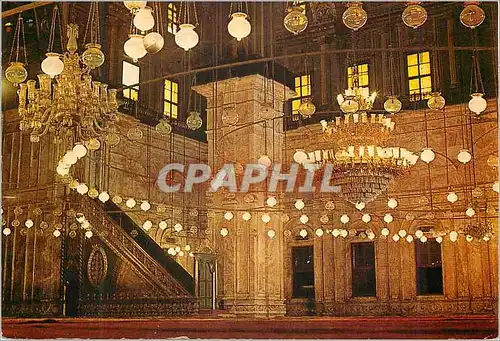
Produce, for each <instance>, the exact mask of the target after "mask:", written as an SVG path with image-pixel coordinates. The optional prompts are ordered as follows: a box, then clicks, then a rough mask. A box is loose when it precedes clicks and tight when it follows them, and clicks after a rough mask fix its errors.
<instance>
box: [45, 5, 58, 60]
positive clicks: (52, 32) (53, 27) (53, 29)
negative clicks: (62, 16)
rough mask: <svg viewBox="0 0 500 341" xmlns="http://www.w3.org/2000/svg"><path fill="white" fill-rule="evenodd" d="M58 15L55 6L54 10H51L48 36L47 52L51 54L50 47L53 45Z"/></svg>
mask: <svg viewBox="0 0 500 341" xmlns="http://www.w3.org/2000/svg"><path fill="white" fill-rule="evenodd" d="M57 14H58V8H57V5H56V6H54V9H53V10H52V21H51V23H50V35H49V47H48V50H47V52H52V47H53V45H54V35H55V34H54V31H55V28H56V17H57Z"/></svg>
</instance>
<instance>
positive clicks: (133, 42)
mask: <svg viewBox="0 0 500 341" xmlns="http://www.w3.org/2000/svg"><path fill="white" fill-rule="evenodd" d="M143 39H144V37H143V36H141V35H140V34H130V35H129V39H128V40H127V41H126V42H125V44H123V50H124V51H125V54H126V55H127V56H129V57H130V58H132V60H133V61H134V62H137V61H138V60H139V59H141V58H142V57H144V56H145V55H146V54H147V53H148V51H146V49H145V48H144V42H143Z"/></svg>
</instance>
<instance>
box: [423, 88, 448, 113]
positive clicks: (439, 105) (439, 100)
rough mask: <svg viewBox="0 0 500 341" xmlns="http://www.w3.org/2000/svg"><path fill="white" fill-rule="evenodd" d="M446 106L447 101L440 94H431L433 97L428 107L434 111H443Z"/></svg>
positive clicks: (429, 100)
mask: <svg viewBox="0 0 500 341" xmlns="http://www.w3.org/2000/svg"><path fill="white" fill-rule="evenodd" d="M445 104H446V101H445V99H444V97H443V96H441V93H440V92H433V93H431V97H430V98H429V99H428V100H427V106H428V107H429V109H432V110H441V109H443V108H444V105H445Z"/></svg>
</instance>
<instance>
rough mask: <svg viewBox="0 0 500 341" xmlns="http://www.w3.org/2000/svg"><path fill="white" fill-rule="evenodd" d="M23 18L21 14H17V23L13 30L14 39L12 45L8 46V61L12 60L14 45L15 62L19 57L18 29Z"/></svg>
mask: <svg viewBox="0 0 500 341" xmlns="http://www.w3.org/2000/svg"><path fill="white" fill-rule="evenodd" d="M22 21H23V18H22V17H21V14H19V17H18V18H17V23H16V29H15V31H14V40H13V41H12V46H11V48H10V55H9V63H10V62H12V55H13V54H14V46H16V62H17V61H18V59H19V58H18V57H19V30H20V24H21V23H22Z"/></svg>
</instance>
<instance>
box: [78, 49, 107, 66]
mask: <svg viewBox="0 0 500 341" xmlns="http://www.w3.org/2000/svg"><path fill="white" fill-rule="evenodd" d="M85 47H86V50H85V51H84V52H83V53H82V62H83V64H85V65H87V66H88V67H89V68H91V69H95V68H96V67H99V66H101V65H102V64H104V59H105V58H104V53H102V51H101V45H100V44H94V43H89V44H87V45H85Z"/></svg>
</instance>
